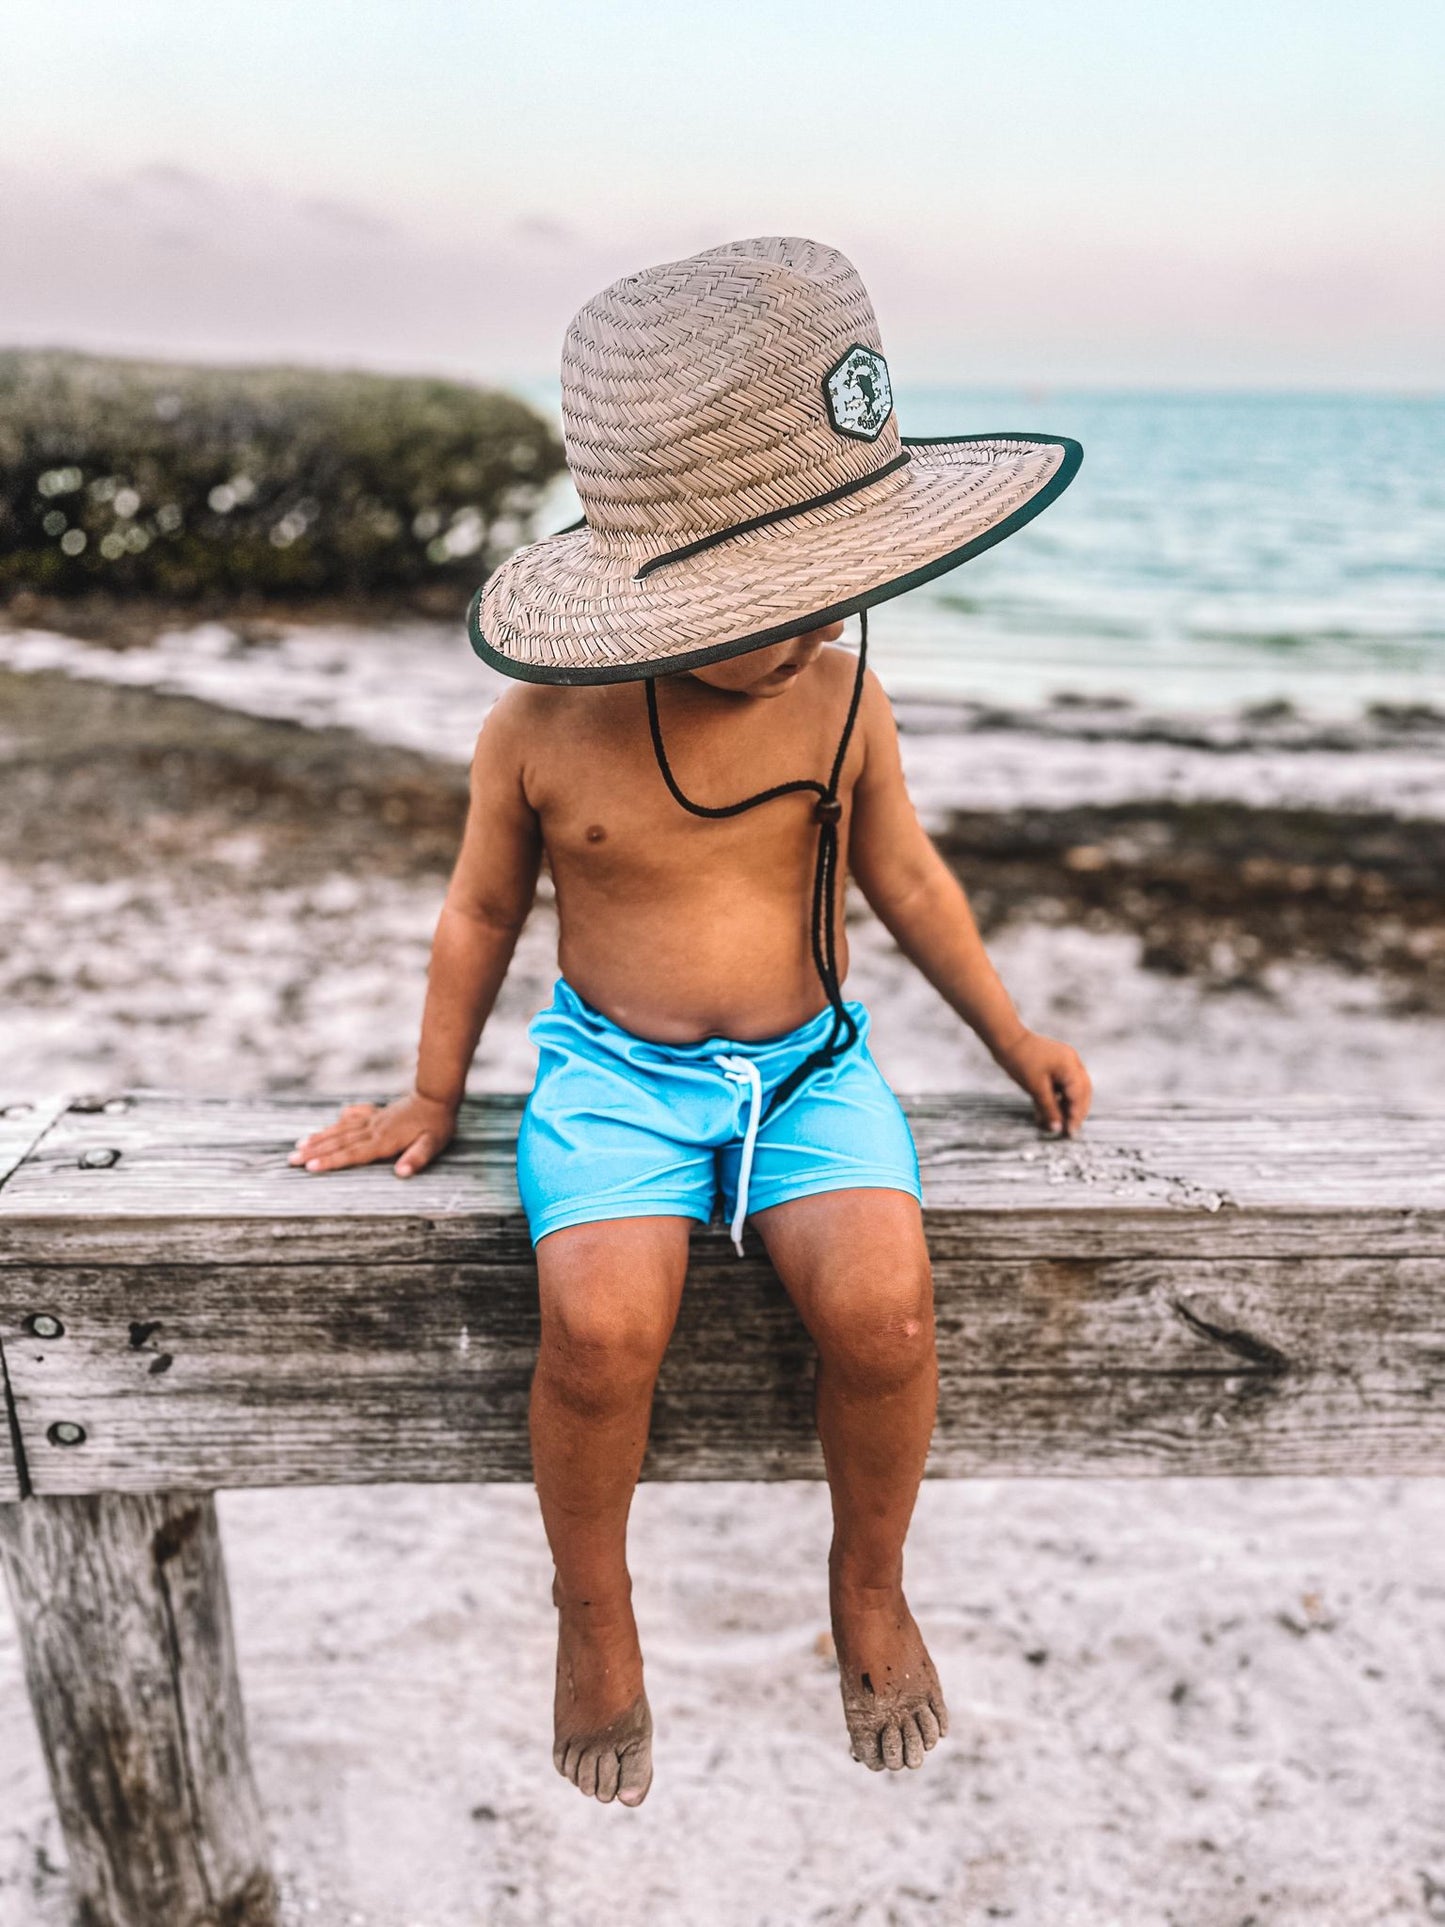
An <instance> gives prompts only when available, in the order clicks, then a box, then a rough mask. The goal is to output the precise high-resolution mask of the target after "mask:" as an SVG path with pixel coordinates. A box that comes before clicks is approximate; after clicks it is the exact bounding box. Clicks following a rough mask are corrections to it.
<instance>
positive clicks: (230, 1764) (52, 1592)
mask: <svg viewBox="0 0 1445 1927" xmlns="http://www.w3.org/2000/svg"><path fill="white" fill-rule="evenodd" d="M0 1558H3V1563H4V1566H5V1573H6V1578H7V1580H8V1582H9V1586H10V1596H11V1599H12V1601H13V1604H14V1608H15V1617H16V1621H17V1624H18V1626H19V1629H20V1641H21V1647H22V1650H23V1652H24V1656H25V1671H26V1679H27V1682H28V1685H29V1689H30V1699H31V1704H32V1706H33V1708H34V1712H35V1719H36V1724H37V1725H38V1727H39V1729H40V1738H41V1744H42V1746H43V1747H44V1750H45V1757H46V1762H47V1764H48V1766H49V1769H50V1781H51V1787H52V1789H53V1791H54V1794H55V1798H56V1804H57V1807H58V1809H59V1814H60V1822H61V1828H62V1831H63V1833H64V1836H65V1845H66V1851H67V1855H68V1858H69V1863H70V1880H71V1887H72V1891H73V1894H74V1897H75V1903H76V1910H77V1916H78V1918H79V1920H80V1921H82V1922H85V1923H88V1924H89V1927H222V1924H223V1923H224V1927H275V1921H276V1903H275V1894H274V1890H273V1887H272V1882H271V1877H270V1874H269V1871H268V1866H267V1849H266V1840H265V1831H264V1827H263V1825H262V1820H261V1814H260V1808H259V1805H258V1802H257V1798H256V1790H255V1785H254V1783H253V1780H252V1776H251V1769H250V1764H249V1761H248V1759H247V1754H246V1738H245V1726H244V1719H243V1714H242V1709H241V1696H240V1689H239V1686H238V1683H237V1677H236V1663H235V1653H234V1650H233V1645H232V1636H231V1615H230V1602H229V1597H228V1594H227V1588H226V1578H225V1571H224V1568H223V1565H222V1558H221V1542H220V1536H219V1532H218V1528H217V1522H216V1513H215V1507H214V1504H213V1502H212V1500H211V1499H210V1498H209V1497H207V1496H206V1495H205V1494H202V1493H190V1494H179V1493H155V1494H150V1495H146V1496H140V1497H131V1496H123V1495H117V1494H106V1495H104V1496H101V1497H96V1498H71V1499H46V1500H30V1501H28V1502H27V1503H25V1504H24V1505H16V1506H4V1507H0Z"/></svg>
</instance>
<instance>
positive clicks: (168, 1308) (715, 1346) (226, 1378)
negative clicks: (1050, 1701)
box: [0, 1236, 1445, 1493]
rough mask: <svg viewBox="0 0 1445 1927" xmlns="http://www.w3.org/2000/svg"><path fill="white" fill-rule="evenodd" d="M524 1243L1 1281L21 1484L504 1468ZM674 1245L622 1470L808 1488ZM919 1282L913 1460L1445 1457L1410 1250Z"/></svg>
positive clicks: (790, 1399) (1065, 1465)
mask: <svg viewBox="0 0 1445 1927" xmlns="http://www.w3.org/2000/svg"><path fill="white" fill-rule="evenodd" d="M527 1250H528V1248H527V1246H526V1243H525V1239H521V1240H514V1243H513V1248H512V1249H511V1251H510V1252H509V1253H508V1254H507V1255H506V1256H505V1258H504V1259H502V1260H499V1261H498V1262H492V1263H476V1262H472V1263H469V1264H458V1265H411V1266H398V1265H386V1266H372V1267H367V1268H364V1269H360V1270H358V1269H356V1268H354V1267H352V1266H349V1265H347V1266H339V1267H333V1266H326V1265H301V1266H297V1265H291V1264H277V1265H271V1266H252V1267H248V1268H245V1269H237V1268H233V1267H231V1266H227V1265H210V1266H207V1265H197V1266H167V1267H159V1266H157V1267H150V1268H146V1269H144V1270H127V1269H111V1270H100V1269H89V1268H82V1267H75V1268H71V1267H55V1268H51V1269H48V1270H38V1271H35V1272H32V1273H29V1274H26V1284H27V1287H28V1290H29V1293H30V1296H29V1298H28V1300H27V1301H26V1303H27V1307H28V1309H25V1310H23V1311H22V1309H21V1307H20V1306H19V1304H18V1302H11V1303H10V1304H8V1305H7V1307H6V1309H5V1323H4V1325H3V1327H0V1329H4V1330H5V1331H6V1332H7V1334H9V1333H12V1332H14V1330H15V1328H16V1324H15V1321H16V1314H17V1312H18V1313H20V1316H21V1317H28V1318H31V1319H32V1320H33V1319H35V1318H36V1317H37V1315H38V1317H39V1319H40V1320H41V1321H46V1320H48V1321H51V1328H53V1326H54V1325H60V1326H63V1332H62V1333H61V1335H59V1336H56V1337H53V1338H50V1339H38V1338H35V1337H33V1336H30V1337H26V1338H24V1340H23V1342H16V1341H15V1340H14V1339H12V1341H11V1344H10V1354H11V1361H12V1363H11V1371H12V1381H13V1384H14V1390H15V1400H16V1410H17V1414H18V1418H19V1422H20V1426H21V1430H22V1435H23V1439H24V1445H25V1452H26V1457H27V1461H28V1464H29V1467H30V1473H31V1478H32V1480H33V1482H34V1485H35V1489H36V1490H37V1491H38V1492H41V1493H76V1492H86V1491H92V1490H96V1489H118V1490H133V1491H145V1490H148V1489H154V1488H156V1487H157V1486H166V1485H179V1484H189V1485H197V1486H200V1485H228V1486H241V1485H288V1484H356V1483H365V1482H368V1481H385V1480H417V1481H429V1480H448V1479H451V1480H468V1481H470V1480H517V1479H526V1478H528V1477H529V1476H530V1464H529V1458H528V1450H527V1433H526V1401H527V1393H528V1387H529V1384H530V1378H531V1370H532V1363H533V1359H534V1355H535V1349H536V1337H537V1332H536V1294H535V1285H534V1283H533V1279H532V1274H531V1269H530V1266H529V1263H528V1258H527ZM694 1253H695V1257H694V1263H693V1266H692V1268H691V1272H690V1275H689V1281H688V1287H687V1290H686V1292H685V1294H684V1299H683V1308H682V1314H681V1316H680V1318H679V1322H678V1329H677V1333H676V1335H675V1337H674V1340H673V1343H672V1346H671V1348H670V1350H669V1353H668V1357H667V1360H666V1363H665V1365H664V1368H663V1373H662V1378H661V1381H660V1384H659V1387H658V1396H657V1402H656V1408H655V1412H654V1419H653V1428H652V1438H651V1444H650V1447H649V1453H648V1460H647V1465H646V1468H645V1476H647V1477H651V1478H665V1479H679V1478H687V1479H717V1478H750V1479H758V1478H761V1479H769V1478H816V1477H818V1476H819V1475H820V1474H821V1470H822V1466H821V1460H820V1457H819V1454H818V1450H817V1446H816V1442H815V1439H814V1435H813V1427H812V1370H813V1364H812V1352H811V1347H810V1345H809V1343H808V1341H807V1338H806V1335H805V1334H804V1332H803V1330H802V1328H801V1326H800V1324H799V1322H798V1320H797V1317H796V1315H795V1313H794V1312H793V1310H792V1307H791V1305H790V1304H789V1303H788V1301H787V1299H786V1297H785V1296H784V1294H783V1292H782V1290H781V1287H780V1286H779V1285H778V1283H777V1281H776V1280H775V1279H774V1278H773V1276H772V1274H771V1272H770V1271H769V1270H768V1268H767V1267H766V1265H765V1264H764V1263H763V1262H762V1261H761V1260H750V1261H748V1262H746V1263H743V1264H739V1263H738V1262H737V1260H736V1259H735V1258H734V1257H733V1255H732V1251H731V1247H730V1246H729V1245H728V1244H727V1243H726V1242H725V1241H724V1240H723V1239H722V1238H720V1237H717V1236H700V1237H699V1238H698V1239H697V1240H696V1242H695V1246H694ZM11 1276H12V1277H14V1278H18V1277H19V1276H20V1274H11ZM935 1276H936V1296H937V1302H938V1330H939V1357H940V1403H939V1418H938V1427H937V1431H936V1435H935V1441H934V1449H933V1457H932V1462H931V1466H930V1470H931V1472H932V1474H933V1475H934V1476H962V1475H974V1476H981V1475H990V1476H994V1475H1003V1474H1028V1475H1080V1476H1086V1475H1093V1474H1108V1475H1123V1474H1147V1473H1164V1474H1179V1473H1186V1472H1188V1473H1198V1474H1224V1473H1281V1472H1289V1473H1304V1472H1313V1473H1323V1472H1353V1473H1365V1472H1398V1473H1440V1472H1445V1300H1442V1292H1441V1269H1440V1266H1439V1264H1438V1262H1437V1261H1435V1260H1432V1259H1407V1260H1391V1261H1382V1260H1379V1259H1374V1258H1365V1259H1359V1258H1342V1259H1337V1258H1333V1257H1330V1256H1317V1257H1313V1258H1299V1257H1294V1258H1288V1259H1273V1260H1260V1261H1226V1262H1214V1261H1203V1260H1198V1259H1186V1260H1174V1261H1168V1260H1157V1259H1134V1258H1124V1259H1093V1258H1089V1257H1075V1258H1073V1259H1070V1260H1067V1261H1063V1260H1058V1259H1031V1260H1023V1261H1020V1260H1016V1259H1005V1260H999V1259H982V1260H980V1259H977V1258H975V1257H974V1256H973V1255H972V1254H970V1253H968V1252H967V1251H966V1250H965V1251H953V1252H948V1253H943V1254H936V1255H935ZM9 1288H10V1287H9V1284H8V1282H0V1291H5V1292H8V1290H9ZM67 1428H72V1429H69V1430H67ZM73 1428H80V1430H81V1431H82V1432H83V1437H77V1433H76V1430H75V1429H73ZM67 1440H70V1441H72V1442H69V1443H67Z"/></svg>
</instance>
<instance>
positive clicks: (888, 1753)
mask: <svg viewBox="0 0 1445 1927" xmlns="http://www.w3.org/2000/svg"><path fill="white" fill-rule="evenodd" d="M879 1751H880V1752H881V1753H882V1755H883V1764H884V1766H886V1767H887V1768H888V1771H889V1772H890V1773H896V1772H897V1771H898V1770H899V1768H900V1767H901V1766H902V1765H903V1735H902V1733H901V1732H900V1731H899V1730H898V1722H897V1720H890V1721H889V1722H888V1724H887V1726H885V1727H884V1729H883V1731H882V1733H881V1734H880V1735H879Z"/></svg>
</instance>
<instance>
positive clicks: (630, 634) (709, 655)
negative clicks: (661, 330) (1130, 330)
mask: <svg viewBox="0 0 1445 1927" xmlns="http://www.w3.org/2000/svg"><path fill="white" fill-rule="evenodd" d="M903 446H904V447H905V448H906V449H907V450H908V453H909V457H910V459H909V461H908V463H907V464H906V466H904V467H902V468H899V469H897V470H895V471H894V472H893V473H892V474H890V475H887V476H885V477H883V478H882V479H881V480H880V481H878V482H877V483H874V484H870V485H869V486H868V487H866V488H864V489H861V490H859V491H858V492H856V493H854V494H851V495H849V496H847V497H846V499H844V500H841V501H837V502H832V503H828V504H826V505H825V506H823V507H820V508H813V509H807V510H804V511H803V512H801V513H799V514H795V515H789V516H788V517H787V518H786V519H785V520H780V521H775V522H770V523H768V524H767V525H766V526H764V527H762V528H758V529H753V530H750V531H748V532H746V533H744V534H740V535H734V536H730V537H729V538H728V539H727V540H726V541H723V542H718V543H716V544H715V545H713V546H710V547H707V548H704V549H702V550H701V551H700V552H699V553H697V554H695V555H689V556H685V557H682V558H680V559H678V560H676V561H670V562H666V563H664V564H662V565H661V566H659V567H657V568H655V569H653V570H651V571H650V572H649V573H647V574H645V575H643V576H641V577H640V578H639V576H638V570H639V568H640V567H641V566H642V565H643V564H644V563H645V562H647V561H648V560H649V559H650V558H651V557H654V556H656V555H659V554H661V553H663V552H664V551H666V550H667V549H668V548H669V547H670V546H671V545H672V544H675V542H676V538H675V537H673V538H658V539H657V540H655V541H654V542H653V543H652V544H651V545H650V547H649V546H639V544H638V542H637V540H636V539H635V538H632V539H629V540H628V541H627V543H626V544H625V546H624V545H623V544H622V543H620V542H619V541H618V540H617V539H616V538H607V537H604V536H599V535H598V534H597V533H596V532H594V531H593V530H590V529H587V528H579V529H574V530H567V531H564V532H563V533H561V534H559V535H553V536H549V537H547V538H546V539H545V540H543V541H541V542H534V543H532V544H531V545H530V546H528V547H527V548H525V549H520V550H518V551H517V553H516V554H515V555H513V556H511V557H510V558H509V559H508V560H507V561H506V562H505V563H503V564H502V566H501V567H500V568H499V569H498V570H496V572H495V573H494V574H493V575H492V576H491V577H489V579H488V580H487V582H486V583H485V584H484V585H483V587H482V588H481V589H480V590H479V591H478V592H477V595H476V597H475V598H474V600H473V602H472V606H471V610H470V612H469V616H468V630H469V633H470V636H471V640H472V647H473V648H474V649H475V650H476V652H477V654H478V655H479V656H481V657H482V659H483V660H484V661H485V662H488V663H490V664H491V665H492V666H493V667H494V668H496V669H499V670H501V671H502V672H503V674H505V675H508V676H514V677H517V678H519V679H521V680H522V681H525V682H544V683H569V684H577V683H609V682H631V681H637V680H640V679H641V678H643V677H646V676H650V675H654V674H666V673H670V672H675V671H678V670H685V669H695V668H700V667H702V666H703V665H704V664H706V663H709V662H719V661H722V660H723V659H724V658H726V657H728V656H735V655H741V654H742V653H744V652H745V651H746V650H749V649H758V648H762V647H763V646H764V645H765V644H767V643H770V642H778V641H781V640H783V639H784V638H785V637H787V636H793V635H797V634H799V633H800V632H801V631H803V630H805V629H807V628H819V627H822V626H823V625H824V624H825V623H828V622H833V621H836V620H837V619H839V618H840V617H843V616H848V615H853V614H855V613H856V612H857V611H858V610H860V609H865V608H870V607H872V606H873V605H874V604H876V603H879V602H886V601H888V600H889V599H890V598H891V597H893V596H898V595H902V594H903V593H904V592H905V591H906V590H908V589H911V588H914V587H916V586H917V585H918V584H919V583H922V582H927V581H929V580H930V579H931V578H933V577H935V576H939V575H942V574H943V573H944V572H945V571H947V570H949V569H953V568H957V567H958V565H959V564H960V563H963V562H967V561H968V560H969V559H970V558H971V557H972V556H975V555H979V554H981V553H982V552H983V551H984V550H985V549H988V548H992V547H993V545H994V544H995V543H997V542H1001V541H1003V540H1004V538H1005V537H1006V536H1009V535H1012V534H1014V533H1015V531H1016V530H1018V529H1020V528H1022V527H1023V526H1024V525H1025V523H1027V522H1030V521H1032V519H1033V517H1034V516H1035V515H1037V514H1038V513H1039V512H1040V511H1041V510H1042V509H1044V508H1046V507H1047V506H1048V504H1049V503H1050V502H1052V501H1053V500H1054V499H1055V498H1056V497H1057V496H1058V495H1060V494H1062V492H1063V491H1064V489H1065V488H1067V487H1068V485H1069V483H1070V482H1071V481H1072V480H1073V478H1074V474H1075V472H1076V471H1077V469H1078V466H1079V462H1080V460H1081V458H1082V453H1083V451H1082V449H1081V448H1080V446H1079V444H1078V443H1077V442H1074V441H1070V440H1069V439H1067V438H1066V437H1060V436H1044V435H1029V434H1010V433H1004V432H999V433H995V434H990V435H975V436H966V437H959V438H956V439H939V440H929V441H909V440H907V438H905V439H904V443H903Z"/></svg>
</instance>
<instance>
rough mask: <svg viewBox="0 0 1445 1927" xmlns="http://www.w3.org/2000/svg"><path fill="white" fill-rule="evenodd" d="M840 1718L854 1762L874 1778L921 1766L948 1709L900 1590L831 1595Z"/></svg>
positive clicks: (838, 1589)
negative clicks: (840, 1694)
mask: <svg viewBox="0 0 1445 1927" xmlns="http://www.w3.org/2000/svg"><path fill="white" fill-rule="evenodd" d="M830 1593H831V1599H832V1608H833V1641H834V1644H835V1645H836V1647H837V1649H838V1680H839V1684H840V1685H841V1687H842V1689H843V1717H844V1718H845V1719H846V1720H847V1722H848V1736H849V1738H850V1739H851V1740H852V1742H853V1758H854V1759H855V1760H861V1761H862V1762H863V1764H864V1766H866V1767H870V1768H871V1769H872V1770H873V1772H875V1773H881V1772H882V1771H883V1769H884V1768H885V1767H887V1768H889V1769H891V1770H893V1771H897V1769H898V1768H899V1767H904V1766H922V1765H923V1756H924V1754H925V1753H927V1752H928V1751H929V1750H930V1749H931V1748H933V1747H935V1746H937V1744H938V1742H939V1740H940V1739H941V1738H942V1737H943V1735H944V1734H945V1733H946V1732H947V1731H948V1708H947V1707H946V1706H945V1705H944V1703H943V1691H942V1689H941V1687H940V1686H939V1683H938V1674H937V1673H936V1672H935V1671H934V1667H933V1661H932V1660H931V1659H930V1658H929V1656H928V1648H927V1647H926V1646H925V1645H924V1643H923V1635H922V1634H921V1633H920V1632H919V1630H918V1627H917V1626H916V1625H915V1624H914V1620H913V1614H912V1613H911V1612H909V1610H908V1601H907V1600H906V1599H905V1598H904V1597H903V1588H902V1587H901V1586H847V1585H843V1584H841V1583H839V1582H837V1581H835V1582H834V1583H833V1585H832V1586H831V1588H830Z"/></svg>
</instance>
